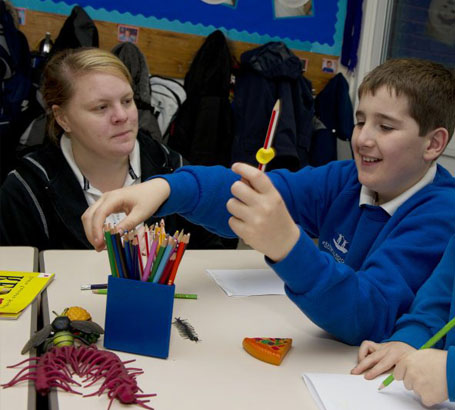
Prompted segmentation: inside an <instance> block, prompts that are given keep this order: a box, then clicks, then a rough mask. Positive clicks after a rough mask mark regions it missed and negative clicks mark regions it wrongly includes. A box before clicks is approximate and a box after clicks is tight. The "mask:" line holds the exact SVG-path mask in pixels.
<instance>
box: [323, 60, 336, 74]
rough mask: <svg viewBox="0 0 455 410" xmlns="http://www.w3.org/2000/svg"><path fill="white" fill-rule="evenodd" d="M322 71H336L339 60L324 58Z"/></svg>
mask: <svg viewBox="0 0 455 410" xmlns="http://www.w3.org/2000/svg"><path fill="white" fill-rule="evenodd" d="M322 71H323V72H324V73H335V72H336V71H337V60H331V59H329V58H323V59H322Z"/></svg>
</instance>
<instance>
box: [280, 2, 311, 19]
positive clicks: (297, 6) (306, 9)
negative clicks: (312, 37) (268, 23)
mask: <svg viewBox="0 0 455 410" xmlns="http://www.w3.org/2000/svg"><path fill="white" fill-rule="evenodd" d="M274 7H275V17H301V16H311V15H312V14H313V1H312V0H274Z"/></svg>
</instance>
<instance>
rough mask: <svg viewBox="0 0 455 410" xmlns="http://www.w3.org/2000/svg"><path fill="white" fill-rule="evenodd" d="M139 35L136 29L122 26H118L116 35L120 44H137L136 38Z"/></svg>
mask: <svg viewBox="0 0 455 410" xmlns="http://www.w3.org/2000/svg"><path fill="white" fill-rule="evenodd" d="M138 35H139V29H138V28H137V27H132V26H123V25H119V26H118V33H117V38H118V41H121V42H123V43H124V42H127V41H128V42H130V43H135V44H136V43H137V38H138Z"/></svg>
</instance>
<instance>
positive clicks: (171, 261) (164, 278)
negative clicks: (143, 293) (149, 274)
mask: <svg viewBox="0 0 455 410" xmlns="http://www.w3.org/2000/svg"><path fill="white" fill-rule="evenodd" d="M176 251H177V245H176V246H174V249H173V250H172V252H171V256H170V257H169V260H168V261H167V264H166V267H165V268H164V271H163V274H162V275H161V278H160V280H159V282H158V283H161V284H162V285H165V284H166V283H167V282H168V280H169V274H170V273H171V270H172V266H174V263H175V258H176V256H177V252H176Z"/></svg>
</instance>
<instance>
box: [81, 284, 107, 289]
mask: <svg viewBox="0 0 455 410" xmlns="http://www.w3.org/2000/svg"><path fill="white" fill-rule="evenodd" d="M93 289H107V283H94V284H90V285H81V290H93Z"/></svg>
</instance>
